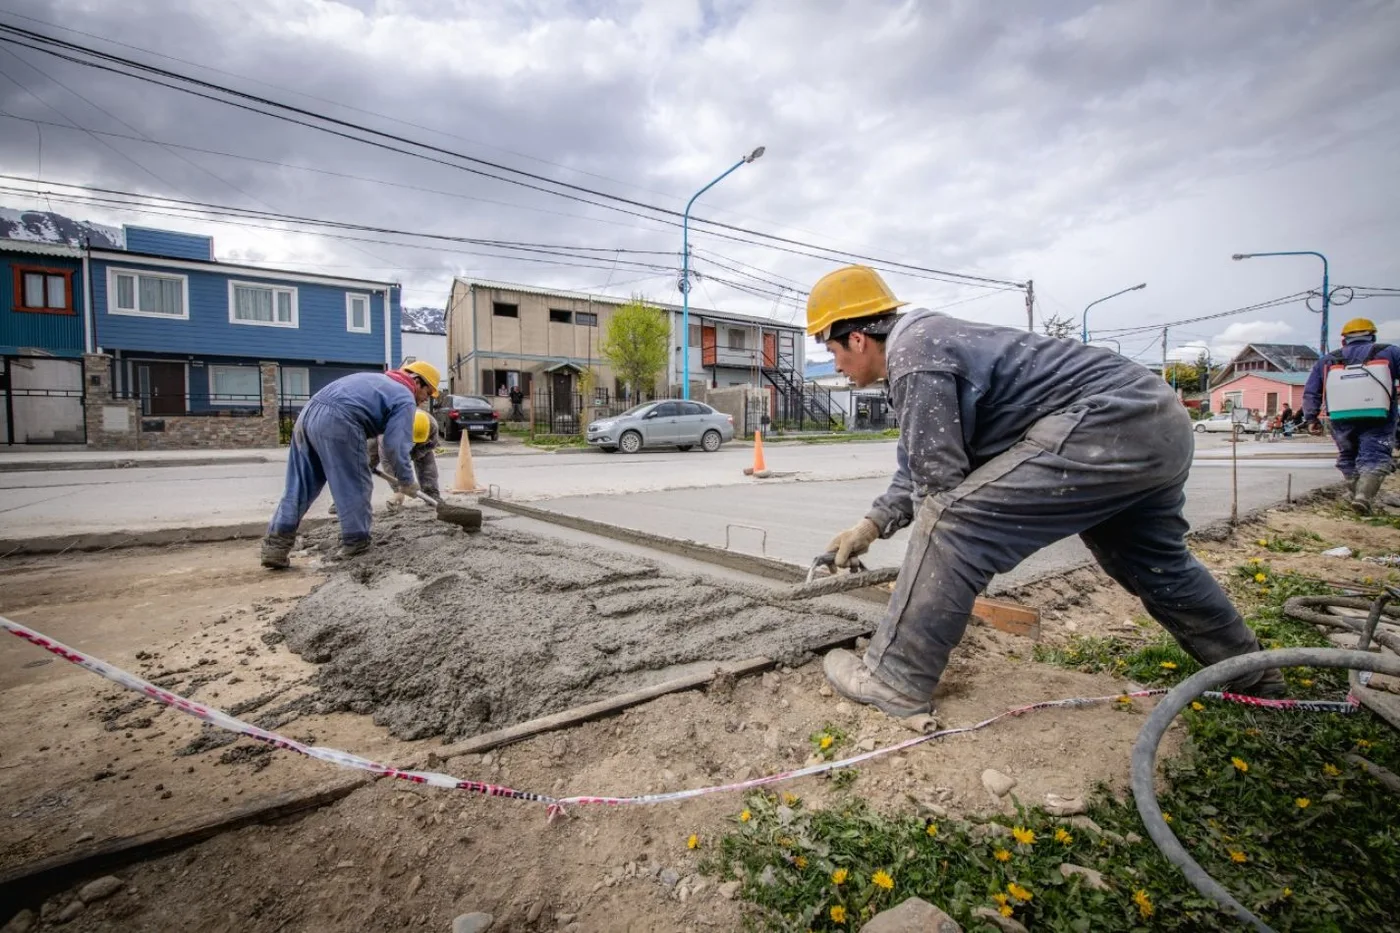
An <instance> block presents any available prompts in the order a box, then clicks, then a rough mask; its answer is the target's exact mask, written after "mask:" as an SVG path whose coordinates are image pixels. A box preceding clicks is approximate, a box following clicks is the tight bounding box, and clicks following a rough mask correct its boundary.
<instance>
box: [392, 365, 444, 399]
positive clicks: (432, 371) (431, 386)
mask: <svg viewBox="0 0 1400 933" xmlns="http://www.w3.org/2000/svg"><path fill="white" fill-rule="evenodd" d="M399 371H400V372H405V373H412V374H413V375H415V376H417V377H418V378H419V379H422V380H423V381H424V382H426V383H427V384H428V392H429V394H431V395H432V397H433V398H437V397H438V381H439V380H441V379H442V374H441V373H439V372H438V368H437V367H436V366H434V365H433V364H432V363H429V362H428V361H427V360H414V361H413V362H412V363H404V364H403V366H401V367H399Z"/></svg>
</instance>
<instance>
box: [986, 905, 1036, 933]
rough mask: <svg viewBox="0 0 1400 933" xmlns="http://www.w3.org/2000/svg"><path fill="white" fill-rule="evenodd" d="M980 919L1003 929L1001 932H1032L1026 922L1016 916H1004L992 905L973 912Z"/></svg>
mask: <svg viewBox="0 0 1400 933" xmlns="http://www.w3.org/2000/svg"><path fill="white" fill-rule="evenodd" d="M972 916H974V917H976V918H977V919H978V920H985V921H987V922H988V923H990V924H992V925H993V926H995V927H997V928H998V929H999V930H1001V933H1031V931H1030V930H1027V929H1026V927H1025V924H1023V923H1021V922H1020V921H1019V920H1017V919H1016V918H1014V917H1003V916H1002V915H1001V914H999V913H997V912H996V911H995V910H993V909H992V908H990V907H978V908H977V909H976V910H974V911H973V912H972Z"/></svg>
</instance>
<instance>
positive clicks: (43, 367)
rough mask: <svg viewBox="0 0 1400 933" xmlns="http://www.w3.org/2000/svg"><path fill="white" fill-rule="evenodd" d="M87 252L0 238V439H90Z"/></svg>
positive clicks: (75, 441)
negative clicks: (86, 426) (86, 433)
mask: <svg viewBox="0 0 1400 933" xmlns="http://www.w3.org/2000/svg"><path fill="white" fill-rule="evenodd" d="M83 281H84V279H83V252H82V250H80V249H78V248H76V247H72V246H67V245H63V244H54V243H44V242H32V241H26V240H0V443H4V444H24V443H45V442H47V443H70V444H81V443H82V442H83V404H82V399H83V349H84V346H85V345H84V342H83V336H84V322H85V321H86V319H87V302H86V300H85V297H86V296H85V294H84V291H83Z"/></svg>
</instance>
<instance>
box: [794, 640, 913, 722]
mask: <svg viewBox="0 0 1400 933" xmlns="http://www.w3.org/2000/svg"><path fill="white" fill-rule="evenodd" d="M822 670H823V671H824V672H825V673H826V682H827V683H829V684H831V688H832V689H833V690H835V691H836V692H837V693H839V694H841V695H842V696H843V697H845V698H846V699H848V700H855V701H856V702H857V703H868V704H870V705H871V706H874V707H875V708H877V709H879V710H881V711H882V712H884V713H885V714H887V715H889V716H893V717H894V718H895V719H905V718H907V717H909V716H918V715H921V714H923V715H927V714H928V713H931V712H932V711H933V703H932V701H930V700H927V699H924V700H916V699H914V698H913V697H909V696H905V695H904V694H902V693H900V692H899V691H898V690H896V689H895V688H893V687H891V686H890V685H889V684H887V683H885V682H884V681H883V680H880V679H879V678H878V677H876V676H875V672H874V671H872V670H871V669H870V668H868V667H866V666H865V661H864V660H862V659H861V658H858V657H856V655H855V653H854V652H851V651H847V650H846V649H844V648H837V649H835V650H833V651H828V652H827V654H826V658H824V659H823V660H822Z"/></svg>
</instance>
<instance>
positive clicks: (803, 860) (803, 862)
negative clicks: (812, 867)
mask: <svg viewBox="0 0 1400 933" xmlns="http://www.w3.org/2000/svg"><path fill="white" fill-rule="evenodd" d="M792 864H794V865H796V866H797V867H798V868H806V867H807V856H805V855H799V856H798V857H797V858H795V859H793V860H792Z"/></svg>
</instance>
